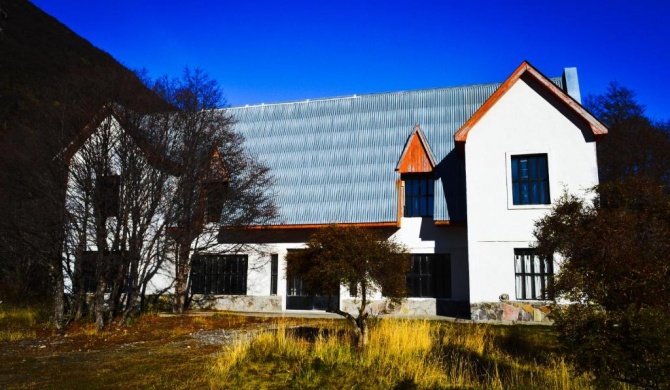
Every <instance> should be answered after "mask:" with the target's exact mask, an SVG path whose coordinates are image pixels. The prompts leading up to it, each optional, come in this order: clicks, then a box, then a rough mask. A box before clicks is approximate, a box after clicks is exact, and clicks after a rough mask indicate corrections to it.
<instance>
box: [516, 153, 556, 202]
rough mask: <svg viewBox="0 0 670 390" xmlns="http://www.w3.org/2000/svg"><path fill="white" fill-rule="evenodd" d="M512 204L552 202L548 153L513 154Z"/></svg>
mask: <svg viewBox="0 0 670 390" xmlns="http://www.w3.org/2000/svg"><path fill="white" fill-rule="evenodd" d="M511 170H512V204H514V205H533V204H550V203H551V198H550V197H549V169H548V166H547V155H546V154H525V155H518V156H512V161H511Z"/></svg>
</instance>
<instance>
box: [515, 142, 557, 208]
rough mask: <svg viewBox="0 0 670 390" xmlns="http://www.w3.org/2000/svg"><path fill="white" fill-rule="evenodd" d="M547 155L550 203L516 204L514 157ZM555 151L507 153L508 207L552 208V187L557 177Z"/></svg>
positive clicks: (547, 182) (547, 181)
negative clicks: (554, 170)
mask: <svg viewBox="0 0 670 390" xmlns="http://www.w3.org/2000/svg"><path fill="white" fill-rule="evenodd" d="M541 155H544V156H546V174H547V179H546V185H547V202H548V203H530V204H514V185H515V180H514V179H513V176H514V172H513V169H512V165H513V164H512V159H513V158H518V157H523V156H541ZM552 156H553V153H552V150H551V148H548V149H544V150H520V151H512V152H507V153H505V164H506V170H507V172H506V180H507V209H508V210H523V209H550V208H551V204H552V188H555V181H554V180H552V179H553V178H555V175H554V172H553V167H554V166H555V164H554V162H553V158H552Z"/></svg>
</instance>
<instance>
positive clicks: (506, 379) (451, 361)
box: [209, 320, 592, 390]
mask: <svg viewBox="0 0 670 390" xmlns="http://www.w3.org/2000/svg"><path fill="white" fill-rule="evenodd" d="M510 329H512V328H495V327H491V326H485V325H474V324H444V323H435V322H428V321H419V320H382V321H379V322H378V323H377V324H376V326H375V327H374V328H372V330H371V332H370V343H369V345H368V346H367V348H366V349H365V350H364V351H363V352H360V351H357V350H356V349H353V348H352V347H351V346H350V337H349V335H348V334H347V333H346V332H342V331H341V329H337V328H325V329H321V330H320V331H318V333H317V334H316V335H315V336H314V337H304V335H301V334H300V332H299V329H298V330H296V329H292V328H288V327H286V326H285V324H283V323H281V322H279V323H278V324H277V329H276V331H264V332H262V333H260V334H258V335H257V336H256V337H255V338H253V339H251V340H237V341H236V342H235V343H233V345H231V346H228V347H225V348H224V351H222V353H221V354H219V355H218V356H217V357H216V360H215V362H214V364H213V365H212V366H211V369H210V370H209V374H210V385H211V388H217V389H218V388H305V389H309V388H314V389H316V388H326V389H336V388H380V389H382V388H394V387H398V388H418V389H434V388H438V389H439V388H442V389H565V390H567V389H591V388H592V387H591V383H590V381H589V378H588V377H586V376H577V377H575V376H573V371H572V369H571V367H570V365H569V364H567V363H566V362H565V361H564V360H563V358H562V357H561V356H560V355H558V354H557V353H554V352H546V353H542V351H541V350H533V348H535V347H533V346H532V345H525V346H524V345H523V344H519V343H520V342H521V341H523V340H524V337H525V336H519V335H514V334H513V333H514V332H512V331H510ZM520 345H521V346H520ZM524 348H525V349H524ZM537 348H540V349H541V348H542V345H538V346H537ZM403 386H404V387H403Z"/></svg>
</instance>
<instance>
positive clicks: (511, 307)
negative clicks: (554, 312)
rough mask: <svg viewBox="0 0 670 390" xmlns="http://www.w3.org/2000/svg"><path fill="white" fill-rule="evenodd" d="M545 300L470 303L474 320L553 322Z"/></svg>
mask: <svg viewBox="0 0 670 390" xmlns="http://www.w3.org/2000/svg"><path fill="white" fill-rule="evenodd" d="M550 313H551V309H550V307H549V306H548V305H547V304H546V303H544V302H485V303H473V304H471V305H470V315H471V319H472V320H473V321H524V322H544V323H550V322H552V321H551V319H550V318H549V314H550Z"/></svg>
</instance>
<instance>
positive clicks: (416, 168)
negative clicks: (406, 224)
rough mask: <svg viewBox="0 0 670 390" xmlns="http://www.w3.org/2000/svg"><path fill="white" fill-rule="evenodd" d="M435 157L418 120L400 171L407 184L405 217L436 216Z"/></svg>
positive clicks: (399, 161)
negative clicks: (434, 214) (434, 212)
mask: <svg viewBox="0 0 670 390" xmlns="http://www.w3.org/2000/svg"><path fill="white" fill-rule="evenodd" d="M435 165H436V164H435V157H433V152H432V151H431V150H430V146H429V145H428V141H427V140H426V136H425V135H424V134H423V131H422V130H421V127H420V126H419V125H418V124H417V125H415V126H414V130H413V131H412V133H411V134H410V136H409V138H407V142H406V143H405V147H404V148H403V151H402V154H401V155H400V159H399V160H398V164H397V165H396V169H395V170H396V172H398V173H400V179H401V181H402V186H403V191H402V194H403V197H402V210H403V211H402V215H403V216H404V217H428V218H432V217H433V211H434V198H435V178H434V177H433V169H435Z"/></svg>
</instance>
